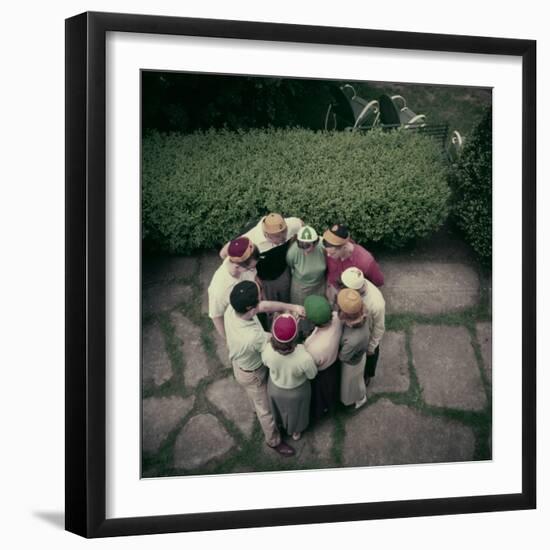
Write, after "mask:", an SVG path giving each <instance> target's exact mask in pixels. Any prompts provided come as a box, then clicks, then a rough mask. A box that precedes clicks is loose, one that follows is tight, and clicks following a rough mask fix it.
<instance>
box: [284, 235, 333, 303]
mask: <svg viewBox="0 0 550 550" xmlns="http://www.w3.org/2000/svg"><path fill="white" fill-rule="evenodd" d="M286 263H287V264H288V266H289V268H290V273H291V277H292V279H291V284H290V302H291V303H292V304H298V305H304V301H305V299H306V298H307V297H308V296H311V295H321V296H323V295H324V294H325V273H326V269H327V263H326V259H325V251H324V247H323V245H322V243H321V241H320V239H319V236H318V235H317V232H316V231H315V229H313V227H311V226H309V225H306V226H304V227H302V228H301V229H300V230H299V231H298V235H297V239H296V241H294V242H293V243H292V244H291V245H290V246H289V248H288V251H287V254H286Z"/></svg>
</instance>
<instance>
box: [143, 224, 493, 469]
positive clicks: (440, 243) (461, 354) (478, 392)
mask: <svg viewBox="0 0 550 550" xmlns="http://www.w3.org/2000/svg"><path fill="white" fill-rule="evenodd" d="M377 259H378V260H379V263H380V265H381V268H382V271H383V272H384V275H385V279H386V283H385V285H384V287H383V288H382V292H383V294H384V297H385V299H386V305H387V323H386V324H387V332H386V334H385V336H384V339H383V341H382V344H381V347H380V350H381V353H380V362H379V366H378V369H377V374H376V377H375V378H373V379H372V381H371V384H370V385H369V387H368V401H367V404H366V405H365V406H364V407H363V408H361V409H359V410H358V411H355V410H353V411H349V410H344V409H343V408H342V409H341V410H338V411H336V413H335V414H334V415H332V416H331V417H329V418H326V419H325V420H323V421H322V422H320V423H318V424H316V425H314V426H312V427H311V428H310V429H308V430H307V431H306V432H305V433H304V434H303V437H302V439H301V440H300V441H298V442H294V441H292V442H291V444H292V445H293V446H294V447H295V448H296V451H297V452H296V456H295V457H292V458H283V457H281V456H279V455H278V454H277V453H274V452H273V451H272V450H270V449H269V448H267V446H266V445H265V444H264V443H263V437H262V433H261V430H260V427H259V424H258V422H257V420H256V418H255V415H254V412H253V410H252V408H251V406H250V405H249V403H248V400H247V398H246V395H245V394H244V391H243V390H242V389H241V387H240V386H239V385H238V384H237V383H236V382H235V380H234V377H233V374H232V371H231V368H230V365H229V363H228V360H227V350H226V348H225V344H224V342H223V341H222V339H221V338H219V336H218V335H217V333H216V331H215V330H214V328H213V325H212V323H211V322H210V320H209V319H208V317H207V315H206V311H207V296H206V289H207V287H208V284H209V282H210V279H211V277H212V274H213V273H214V271H215V269H216V268H217V267H218V265H219V258H218V255H217V252H216V251H208V252H203V253H201V254H200V255H197V256H194V257H165V258H157V259H155V260H154V261H153V260H147V261H144V266H143V352H144V357H143V358H144V361H143V365H144V366H143V385H142V404H143V475H144V477H151V476H154V477H156V476H167V475H171V476H173V475H186V474H208V473H212V474H214V473H237V472H250V471H272V470H297V469H309V468H327V467H332V468H334V467H343V466H376V465H389V464H418V463H426V462H456V461H469V460H487V459H490V458H491V437H490V436H491V380H492V370H491V298H492V297H491V283H490V278H489V277H488V276H487V275H486V273H485V272H484V271H483V270H482V269H481V268H479V267H478V266H477V264H476V262H475V261H474V260H473V258H472V257H471V256H470V253H469V252H468V250H467V249H466V247H465V246H464V245H463V244H462V243H461V242H460V241H459V240H457V239H456V238H454V237H452V235H450V234H449V233H448V232H447V231H446V230H442V231H441V232H440V233H439V234H437V235H436V236H435V237H433V238H430V239H429V241H426V242H425V243H420V244H418V245H416V246H415V247H412V248H410V249H409V250H408V251H405V252H403V251H400V252H399V253H393V254H391V253H384V254H379V255H377Z"/></svg>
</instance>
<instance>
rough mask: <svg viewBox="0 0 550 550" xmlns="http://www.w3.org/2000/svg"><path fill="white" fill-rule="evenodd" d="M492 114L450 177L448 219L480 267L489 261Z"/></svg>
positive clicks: (488, 115) (486, 118)
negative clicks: (450, 191)
mask: <svg viewBox="0 0 550 550" xmlns="http://www.w3.org/2000/svg"><path fill="white" fill-rule="evenodd" d="M491 121H492V112H491V109H488V110H487V111H486V112H485V114H484V115H483V117H482V119H481V121H480V123H479V124H478V126H477V127H476V129H475V130H474V132H473V133H472V137H471V138H470V140H468V141H467V142H466V145H465V146H464V151H463V152H462V155H461V157H460V159H459V161H458V163H457V164H456V165H455V166H454V168H453V171H452V173H451V178H450V181H451V186H452V194H453V206H452V216H453V219H454V220H455V222H456V224H457V225H458V227H459V228H460V229H461V230H462V232H463V233H464V236H465V238H466V240H467V241H468V242H469V243H470V245H471V246H472V248H473V249H474V251H475V252H476V253H477V254H478V256H479V257H480V259H481V260H482V261H483V262H484V263H490V261H491V257H492V198H493V193H492V160H493V155H492V122H491Z"/></svg>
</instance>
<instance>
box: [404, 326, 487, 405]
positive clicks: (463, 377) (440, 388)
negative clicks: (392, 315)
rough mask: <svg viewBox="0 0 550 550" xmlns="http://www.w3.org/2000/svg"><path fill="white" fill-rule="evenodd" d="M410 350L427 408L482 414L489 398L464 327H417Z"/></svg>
mask: <svg viewBox="0 0 550 550" xmlns="http://www.w3.org/2000/svg"><path fill="white" fill-rule="evenodd" d="M411 348H412V355H413V365H414V368H415V370H416V374H417V376H418V382H419V384H420V388H421V391H422V397H423V399H424V401H425V402H426V403H427V404H428V405H433V406H436V407H448V408H453V409H463V410H469V411H472V410H473V411H480V410H483V408H484V407H485V406H486V405H487V397H486V395H485V389H484V387H483V380H482V378H481V373H480V370H479V366H478V364H477V359H476V357H475V353H474V348H473V347H472V338H471V335H470V333H469V332H468V330H467V329H466V328H465V327H452V326H451V327H449V326H434V325H415V326H414V327H413V329H412V339H411Z"/></svg>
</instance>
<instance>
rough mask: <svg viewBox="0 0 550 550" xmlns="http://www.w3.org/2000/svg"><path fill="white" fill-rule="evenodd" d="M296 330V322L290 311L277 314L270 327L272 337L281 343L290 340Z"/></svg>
mask: <svg viewBox="0 0 550 550" xmlns="http://www.w3.org/2000/svg"><path fill="white" fill-rule="evenodd" d="M297 332H298V323H297V322H296V319H294V317H293V316H292V315H290V313H283V314H282V315H279V316H278V317H277V318H276V319H275V321H273V326H272V327H271V333H272V334H273V338H275V340H277V341H278V342H282V343H286V342H290V341H292V340H293V339H294V337H295V336H296V334H297Z"/></svg>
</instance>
